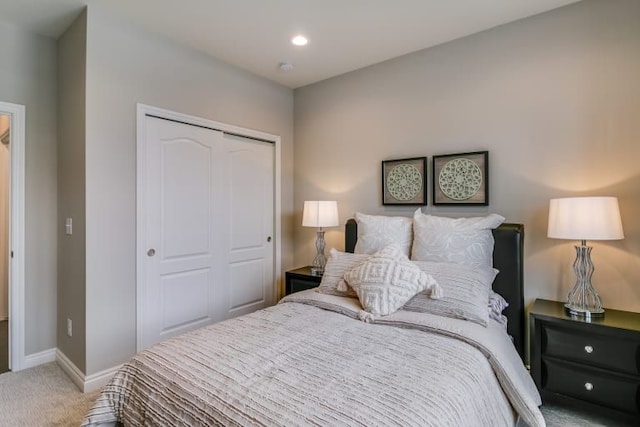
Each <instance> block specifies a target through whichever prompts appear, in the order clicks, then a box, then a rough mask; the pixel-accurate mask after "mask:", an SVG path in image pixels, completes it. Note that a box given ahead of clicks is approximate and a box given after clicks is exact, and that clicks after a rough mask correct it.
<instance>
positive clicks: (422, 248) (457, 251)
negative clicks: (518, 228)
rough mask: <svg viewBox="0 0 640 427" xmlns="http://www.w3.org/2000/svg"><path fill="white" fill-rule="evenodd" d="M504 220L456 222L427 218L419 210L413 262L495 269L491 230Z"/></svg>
mask: <svg viewBox="0 0 640 427" xmlns="http://www.w3.org/2000/svg"><path fill="white" fill-rule="evenodd" d="M503 221H504V217H502V216H500V215H496V214H490V215H487V216H485V217H475V218H457V219H453V218H444V217H439V216H433V215H425V214H423V213H422V212H421V211H420V209H418V210H417V211H416V212H415V214H414V215H413V235H414V239H413V247H412V249H411V259H412V260H414V261H431V262H453V263H456V264H466V265H478V266H486V267H492V266H493V243H494V241H493V234H492V232H491V230H492V229H494V228H496V227H497V226H499V225H500V224H502V222H503Z"/></svg>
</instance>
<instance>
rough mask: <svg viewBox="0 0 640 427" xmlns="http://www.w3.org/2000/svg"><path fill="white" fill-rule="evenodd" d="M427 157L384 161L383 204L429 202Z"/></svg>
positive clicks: (419, 203)
mask: <svg viewBox="0 0 640 427" xmlns="http://www.w3.org/2000/svg"><path fill="white" fill-rule="evenodd" d="M426 173H427V158H426V157H414V158H411V159H398V160H383V161H382V204H383V205H426V204H427V192H426V187H427V176H426Z"/></svg>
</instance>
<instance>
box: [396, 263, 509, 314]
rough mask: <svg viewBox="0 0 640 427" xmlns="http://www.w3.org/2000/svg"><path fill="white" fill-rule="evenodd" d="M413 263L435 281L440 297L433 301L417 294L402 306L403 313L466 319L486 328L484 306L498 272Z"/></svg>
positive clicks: (470, 267)
mask: <svg viewBox="0 0 640 427" xmlns="http://www.w3.org/2000/svg"><path fill="white" fill-rule="evenodd" d="M414 263H415V264H416V265H417V266H418V267H419V268H420V269H421V270H422V271H423V272H425V273H427V274H429V275H430V276H432V277H433V278H434V279H435V280H436V281H437V282H438V284H439V285H440V288H442V293H443V297H442V298H441V299H438V300H434V299H431V298H428V295H426V294H425V293H424V292H423V293H419V294H417V295H416V296H415V297H414V298H412V299H411V300H409V301H408V302H407V303H406V304H405V305H404V307H403V310H409V311H418V312H421V313H431V314H436V315H438V316H445V317H453V318H456V319H463V320H469V321H471V322H475V323H478V324H480V325H482V326H487V323H488V321H489V310H488V309H487V303H488V301H489V293H490V291H491V285H492V284H493V279H495V277H496V274H497V273H498V270H495V269H493V268H491V267H472V266H467V265H462V264H453V263H446V262H427V261H414Z"/></svg>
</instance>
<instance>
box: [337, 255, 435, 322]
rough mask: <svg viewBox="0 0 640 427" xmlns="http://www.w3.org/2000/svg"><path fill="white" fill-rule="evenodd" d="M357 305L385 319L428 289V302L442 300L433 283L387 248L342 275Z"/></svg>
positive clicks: (411, 264) (431, 279)
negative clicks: (352, 290) (429, 299)
mask: <svg viewBox="0 0 640 427" xmlns="http://www.w3.org/2000/svg"><path fill="white" fill-rule="evenodd" d="M344 278H345V280H346V281H347V283H348V284H349V286H351V287H352V288H353V289H355V291H356V293H357V294H358V298H359V299H360V304H362V307H363V308H364V309H365V311H368V312H369V313H371V314H374V315H376V316H386V315H387V314H391V313H393V312H395V311H396V310H398V309H399V308H400V307H402V306H403V305H404V304H405V303H406V302H407V301H409V300H410V299H411V298H412V297H413V296H415V295H416V294H417V293H419V292H422V291H424V290H425V289H428V290H429V292H428V294H429V297H430V298H438V297H441V296H442V293H441V290H440V287H439V286H438V283H437V282H436V281H435V279H434V278H433V277H432V276H430V275H428V274H426V273H424V272H422V271H421V270H420V268H418V267H417V266H416V265H415V264H414V263H412V262H411V261H409V258H407V256H406V255H405V254H404V253H403V252H402V251H401V249H400V248H399V247H397V246H395V245H389V246H387V247H385V248H383V249H381V250H380V251H378V252H376V253H375V254H374V255H372V256H371V257H369V258H368V259H367V260H365V261H363V262H362V263H360V264H358V265H357V266H355V267H354V268H352V269H351V270H350V271H349V272H347V273H346V274H345V275H344Z"/></svg>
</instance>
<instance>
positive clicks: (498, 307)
mask: <svg viewBox="0 0 640 427" xmlns="http://www.w3.org/2000/svg"><path fill="white" fill-rule="evenodd" d="M507 307H509V303H508V302H507V301H506V300H505V299H504V298H503V297H502V295H500V294H499V293H497V292H494V291H493V289H492V290H490V291H489V306H488V309H489V310H488V312H489V318H490V319H493V320H495V321H496V322H498V323H500V324H501V325H502V326H504V327H506V326H507V317H506V316H505V315H504V314H502V312H503V311H504V310H505V309H506V308H507Z"/></svg>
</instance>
